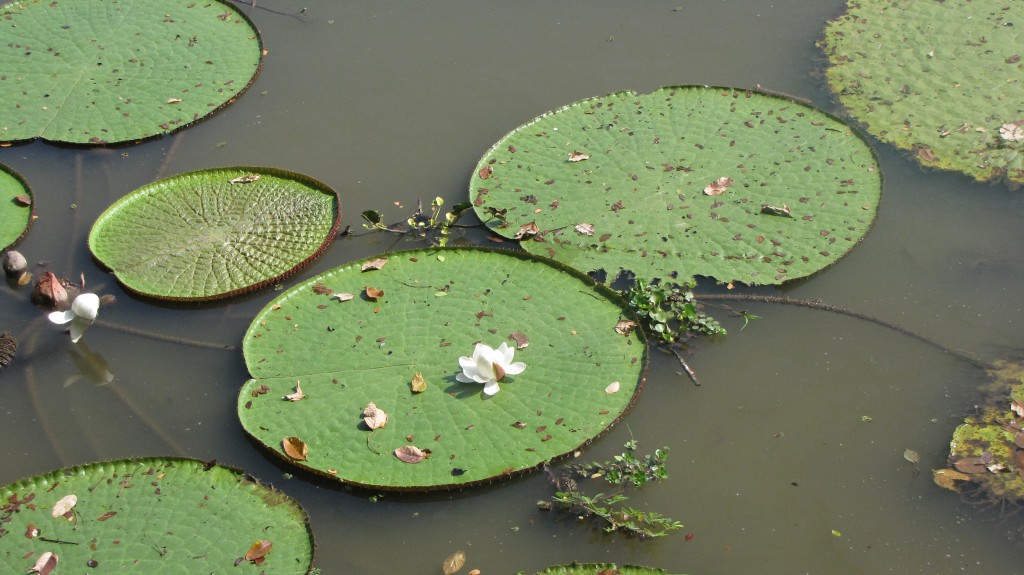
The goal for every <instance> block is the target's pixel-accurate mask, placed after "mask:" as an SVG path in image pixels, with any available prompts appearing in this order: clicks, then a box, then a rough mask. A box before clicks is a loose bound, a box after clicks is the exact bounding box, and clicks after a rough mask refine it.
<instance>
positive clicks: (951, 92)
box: [821, 0, 1024, 183]
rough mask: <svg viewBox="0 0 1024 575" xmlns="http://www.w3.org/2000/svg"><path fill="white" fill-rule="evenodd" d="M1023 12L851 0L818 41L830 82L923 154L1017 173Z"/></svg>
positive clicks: (989, 174)
mask: <svg viewBox="0 0 1024 575" xmlns="http://www.w3.org/2000/svg"><path fill="white" fill-rule="evenodd" d="M1021 21H1024V6H1021V5H1020V4H1019V3H1015V2H1005V1H1003V0H945V1H943V2H915V1H910V0H857V1H856V2H854V1H849V2H848V3H847V12H846V13H845V14H844V15H843V16H841V17H839V18H837V19H836V20H834V21H832V22H830V23H829V25H828V26H827V27H826V30H825V38H824V40H822V42H821V47H822V48H823V49H824V51H825V54H826V55H827V57H828V60H829V66H828V69H827V70H826V77H827V78H828V84H829V86H830V87H831V89H832V91H833V92H835V93H836V94H837V95H838V96H839V101H840V103H841V104H842V105H843V106H844V107H845V108H846V109H847V110H848V112H849V114H850V115H851V116H853V117H854V118H855V119H857V120H858V121H859V122H861V123H862V124H864V126H865V127H866V129H867V130H868V131H869V132H871V133H872V134H874V135H875V136H877V137H878V138H879V139H880V140H882V141H885V142H888V143H890V144H893V145H895V146H896V147H898V148H901V149H904V150H911V151H913V152H914V157H915V158H916V159H917V161H918V162H920V163H921V164H923V165H925V166H930V167H935V168H941V169H944V170H956V171H959V172H963V173H965V174H967V175H969V176H971V177H972V178H975V179H977V180H991V179H999V178H1003V177H1005V178H1007V179H1009V180H1011V181H1013V182H1018V183H1019V182H1024V106H1022V104H1021V102H1024V82H1022V81H1021V77H1022V71H1024V63H1022V61H1021V58H1022V57H1024V42H1022V40H1021V36H1020V32H1019V30H1018V29H1019V28H1020V23H1021ZM1014 24H1016V25H1014Z"/></svg>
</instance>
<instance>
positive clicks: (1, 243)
mask: <svg viewBox="0 0 1024 575" xmlns="http://www.w3.org/2000/svg"><path fill="white" fill-rule="evenodd" d="M34 213H35V208H34V199H33V197H32V191H31V190H30V189H29V187H28V184H27V183H25V180H23V179H22V177H21V176H20V175H19V174H18V173H17V172H15V171H14V170H12V169H10V168H8V167H7V166H5V165H3V164H0V250H5V249H7V248H9V247H12V246H14V245H15V244H17V243H18V242H19V241H21V239H22V238H24V237H25V234H26V233H28V229H29V227H31V226H32V219H33V214H34Z"/></svg>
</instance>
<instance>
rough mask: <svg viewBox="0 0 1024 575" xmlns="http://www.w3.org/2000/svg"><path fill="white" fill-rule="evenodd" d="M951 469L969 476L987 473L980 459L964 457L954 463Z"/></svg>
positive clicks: (986, 468)
mask: <svg viewBox="0 0 1024 575" xmlns="http://www.w3.org/2000/svg"><path fill="white" fill-rule="evenodd" d="M953 467H955V468H956V470H957V471H959V472H961V473H967V474H970V475H975V474H978V473H985V472H986V471H988V467H986V464H985V462H984V461H982V458H980V457H965V458H963V459H960V460H957V461H954V462H953Z"/></svg>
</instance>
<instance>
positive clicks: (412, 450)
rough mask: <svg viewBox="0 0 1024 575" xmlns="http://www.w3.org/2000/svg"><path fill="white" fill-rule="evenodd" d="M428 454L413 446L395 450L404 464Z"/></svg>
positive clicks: (422, 458)
mask: <svg viewBox="0 0 1024 575" xmlns="http://www.w3.org/2000/svg"><path fill="white" fill-rule="evenodd" d="M429 454H430V451H429V450H423V449H420V448H419V447H416V446H415V445H403V446H402V447H399V448H398V449H396V450H395V457H397V458H399V459H401V460H402V461H404V462H406V463H419V462H421V461H423V460H424V459H426V458H427V456H428V455H429ZM460 567H461V566H460ZM453 573H454V571H453Z"/></svg>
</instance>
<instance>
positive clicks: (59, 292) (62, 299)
mask: <svg viewBox="0 0 1024 575" xmlns="http://www.w3.org/2000/svg"><path fill="white" fill-rule="evenodd" d="M32 301H33V302H35V303H36V304H37V305H40V306H43V307H46V308H49V309H67V307H68V292H67V290H66V289H64V286H63V285H62V284H61V281H60V280H59V279H57V276H55V275H53V272H46V273H45V274H44V275H43V277H41V278H39V281H38V282H36V287H35V289H34V290H32Z"/></svg>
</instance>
